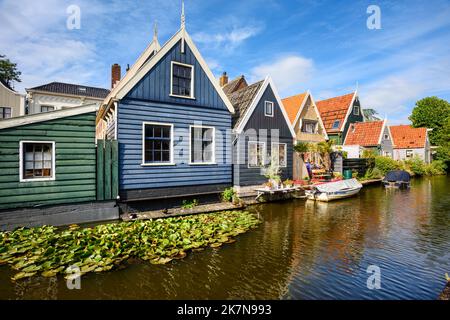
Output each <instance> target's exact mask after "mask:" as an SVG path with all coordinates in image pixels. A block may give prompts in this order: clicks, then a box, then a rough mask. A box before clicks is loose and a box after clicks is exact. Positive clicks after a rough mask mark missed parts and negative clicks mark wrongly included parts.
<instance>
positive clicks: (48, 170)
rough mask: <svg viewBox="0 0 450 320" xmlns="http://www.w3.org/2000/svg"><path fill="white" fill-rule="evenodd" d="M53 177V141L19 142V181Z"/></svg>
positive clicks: (50, 178)
mask: <svg viewBox="0 0 450 320" xmlns="http://www.w3.org/2000/svg"><path fill="white" fill-rule="evenodd" d="M54 179H55V143H54V142H53V141H21V142H20V181H21V182H26V181H43V180H54Z"/></svg>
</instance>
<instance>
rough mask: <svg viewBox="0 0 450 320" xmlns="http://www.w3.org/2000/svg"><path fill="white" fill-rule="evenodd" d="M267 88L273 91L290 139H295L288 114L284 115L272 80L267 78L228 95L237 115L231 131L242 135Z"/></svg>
mask: <svg viewBox="0 0 450 320" xmlns="http://www.w3.org/2000/svg"><path fill="white" fill-rule="evenodd" d="M268 86H270V88H271V89H272V91H273V94H274V96H275V99H276V100H277V103H278V105H279V107H280V111H281V113H282V114H283V117H284V119H285V121H286V125H287V126H288V128H289V131H290V132H291V135H292V137H293V138H295V131H294V128H293V127H292V125H291V122H290V121H289V117H288V114H287V113H286V110H285V109H284V108H283V102H282V101H281V98H280V95H279V94H278V91H277V88H276V87H275V84H274V83H273V80H272V78H271V77H269V76H267V77H266V78H265V79H264V80H262V81H258V82H255V83H254V84H252V85H250V86H248V87H245V88H242V89H240V90H238V91H236V92H234V93H232V94H231V95H229V97H230V100H231V101H232V103H233V106H234V107H235V110H236V113H237V115H235V116H234V117H235V120H234V126H233V127H234V129H233V130H234V131H235V132H236V133H238V134H239V133H242V131H243V130H244V128H245V125H246V124H247V122H248V120H249V119H250V117H251V115H252V114H253V112H254V111H255V109H256V107H257V105H258V103H259V100H261V98H262V96H263V94H264V92H265V91H266V89H267V87H268Z"/></svg>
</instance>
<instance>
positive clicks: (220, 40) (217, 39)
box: [192, 26, 261, 51]
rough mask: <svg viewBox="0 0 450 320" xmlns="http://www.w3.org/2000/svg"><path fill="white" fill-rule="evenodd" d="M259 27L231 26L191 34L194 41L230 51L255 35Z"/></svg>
mask: <svg viewBox="0 0 450 320" xmlns="http://www.w3.org/2000/svg"><path fill="white" fill-rule="evenodd" d="M260 30H261V28H259V27H255V26H247V27H233V28H232V30H230V31H227V32H221V33H213V34H211V33H206V32H197V33H195V34H193V35H192V38H193V39H194V41H195V42H198V43H200V44H207V45H209V46H212V47H213V48H216V49H217V48H223V49H225V50H227V51H231V50H233V49H235V48H236V47H238V46H239V45H241V44H242V43H243V42H244V41H245V40H247V39H249V38H251V37H253V36H255V35H256V34H258V33H259V32H260Z"/></svg>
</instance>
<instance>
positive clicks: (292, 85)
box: [250, 55, 314, 96]
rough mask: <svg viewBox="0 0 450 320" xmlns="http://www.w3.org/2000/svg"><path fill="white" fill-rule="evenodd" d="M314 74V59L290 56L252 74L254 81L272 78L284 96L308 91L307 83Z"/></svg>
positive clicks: (260, 66)
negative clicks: (267, 77)
mask: <svg viewBox="0 0 450 320" xmlns="http://www.w3.org/2000/svg"><path fill="white" fill-rule="evenodd" d="M313 72H314V63H313V60H312V59H307V58H305V57H302V56H299V55H289V56H284V57H281V58H278V59H276V60H275V61H273V62H270V63H264V64H261V65H258V66H256V67H254V68H253V69H252V70H251V72H250V79H251V80H252V81H256V80H260V79H263V78H265V77H266V76H267V75H269V76H271V77H272V79H273V80H274V82H275V85H276V86H277V88H278V90H279V91H280V94H281V95H282V96H287V95H290V94H295V93H299V92H301V91H304V90H306V89H307V88H306V87H305V83H306V82H307V81H309V79H310V78H311V77H312V74H313Z"/></svg>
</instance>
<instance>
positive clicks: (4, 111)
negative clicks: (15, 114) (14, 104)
mask: <svg viewBox="0 0 450 320" xmlns="http://www.w3.org/2000/svg"><path fill="white" fill-rule="evenodd" d="M9 118H11V108H10V107H0V119H9Z"/></svg>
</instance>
